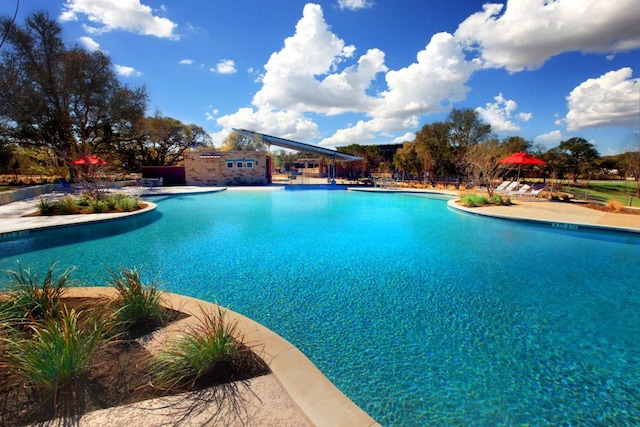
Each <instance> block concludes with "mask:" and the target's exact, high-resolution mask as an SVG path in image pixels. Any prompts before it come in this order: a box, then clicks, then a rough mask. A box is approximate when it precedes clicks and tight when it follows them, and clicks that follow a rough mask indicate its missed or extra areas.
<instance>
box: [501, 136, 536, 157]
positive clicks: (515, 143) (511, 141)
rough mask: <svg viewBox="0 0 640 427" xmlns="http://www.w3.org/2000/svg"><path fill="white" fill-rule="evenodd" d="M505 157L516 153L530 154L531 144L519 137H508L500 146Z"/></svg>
mask: <svg viewBox="0 0 640 427" xmlns="http://www.w3.org/2000/svg"><path fill="white" fill-rule="evenodd" d="M500 145H501V147H502V148H503V149H504V151H505V153H506V154H507V155H509V154H513V153H518V152H520V151H525V152H530V151H531V150H532V148H533V143H532V142H531V141H527V140H526V139H524V138H522V137H519V136H510V137H508V138H505V139H503V140H502V143H501V144H500ZM530 154H533V153H530Z"/></svg>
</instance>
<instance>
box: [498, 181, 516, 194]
mask: <svg viewBox="0 0 640 427" xmlns="http://www.w3.org/2000/svg"><path fill="white" fill-rule="evenodd" d="M518 185H519V183H518V181H511V182H509V184H508V185H507V186H506V187H504V188H503V189H502V190H498V189H497V188H496V190H495V191H496V193H507V194H509V193H512V192H513V191H515V190H517V189H518Z"/></svg>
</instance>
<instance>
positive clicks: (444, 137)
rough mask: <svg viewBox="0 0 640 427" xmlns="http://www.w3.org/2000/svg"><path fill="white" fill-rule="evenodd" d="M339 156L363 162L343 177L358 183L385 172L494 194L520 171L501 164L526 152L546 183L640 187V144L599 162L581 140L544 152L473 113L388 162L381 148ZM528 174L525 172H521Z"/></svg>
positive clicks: (427, 128)
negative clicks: (612, 180)
mask: <svg viewBox="0 0 640 427" xmlns="http://www.w3.org/2000/svg"><path fill="white" fill-rule="evenodd" d="M338 150H339V151H342V152H345V153H348V154H353V155H357V156H360V157H361V158H362V160H361V161H359V162H353V164H351V165H344V166H343V168H344V170H343V173H345V174H347V175H350V176H353V177H355V178H360V177H366V176H371V174H372V173H374V172H387V173H392V174H395V175H396V176H398V175H399V174H401V175H403V176H404V177H405V178H406V179H411V180H418V181H421V182H426V183H430V184H433V185H435V184H436V183H437V182H449V183H451V182H454V183H463V182H464V183H468V184H471V185H475V186H480V185H481V186H486V187H487V188H488V189H489V190H490V191H491V185H492V183H493V182H495V181H496V180H499V179H501V178H509V177H512V178H515V175H514V174H515V173H516V168H515V167H514V166H513V165H511V166H510V165H505V164H502V163H499V161H500V160H501V159H504V158H506V157H507V156H509V155H511V154H513V153H516V152H519V151H525V152H527V153H529V154H532V155H534V156H536V157H538V158H540V159H542V160H544V161H546V162H547V164H546V165H544V166H536V167H535V169H536V171H537V173H538V174H539V176H540V177H541V178H542V179H547V178H551V179H553V180H555V181H562V180H565V179H566V180H569V179H570V180H572V181H573V182H574V183H575V182H577V180H578V178H585V179H591V178H594V177H596V176H617V177H619V178H621V179H622V178H626V177H632V178H633V179H634V180H635V181H640V143H638V142H637V141H636V144H635V146H633V147H630V151H628V152H626V153H624V154H619V155H616V156H601V155H600V154H599V153H598V150H597V149H596V148H595V146H594V145H593V144H591V143H590V142H588V141H587V140H585V139H584V138H580V137H574V138H569V139H567V140H565V141H562V142H560V144H559V145H557V146H556V147H553V148H551V149H545V147H544V146H542V145H539V144H534V143H533V142H531V141H527V140H525V139H524V138H521V137H519V136H510V137H507V138H504V139H499V138H497V137H496V135H495V134H494V133H493V131H492V129H491V125H489V124H488V123H486V122H484V121H483V120H482V119H481V118H480V117H479V115H478V113H477V112H476V111H474V110H472V109H453V110H452V111H451V113H450V114H449V115H448V116H447V118H446V120H445V121H442V122H435V123H431V124H426V125H424V126H423V127H422V129H420V130H419V131H418V132H416V134H415V138H414V139H413V140H412V141H407V142H405V143H404V144H402V145H401V146H400V147H399V148H398V149H397V150H396V151H395V153H394V154H393V155H392V157H389V156H386V158H385V156H384V153H383V152H382V151H381V150H380V149H379V147H377V146H361V145H350V146H347V147H342V148H339V149H338ZM530 169H531V167H529V168H527V167H525V169H524V170H523V172H529V171H530ZM511 175H513V176H511Z"/></svg>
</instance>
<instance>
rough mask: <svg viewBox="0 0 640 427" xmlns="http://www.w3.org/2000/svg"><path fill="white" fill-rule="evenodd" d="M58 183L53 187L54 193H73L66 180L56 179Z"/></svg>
mask: <svg viewBox="0 0 640 427" xmlns="http://www.w3.org/2000/svg"><path fill="white" fill-rule="evenodd" d="M57 181H58V183H57V184H56V185H55V187H54V188H55V189H56V191H61V192H63V193H69V194H71V193H73V192H74V189H73V187H72V186H71V184H69V181H67V179H66V178H58V179H57Z"/></svg>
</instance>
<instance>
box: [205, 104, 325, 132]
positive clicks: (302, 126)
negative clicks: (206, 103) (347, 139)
mask: <svg viewBox="0 0 640 427" xmlns="http://www.w3.org/2000/svg"><path fill="white" fill-rule="evenodd" d="M217 123H218V125H220V126H223V127H225V128H243V129H251V130H255V131H257V132H261V133H267V134H273V135H278V136H280V137H282V138H287V139H301V140H310V139H313V138H315V137H316V136H317V135H318V125H317V124H316V123H314V122H313V121H311V120H309V119H308V118H306V117H304V115H302V114H301V113H299V112H297V111H293V110H287V111H279V110H272V109H266V108H261V109H257V110H254V109H253V108H250V107H244V108H240V109H239V110H238V111H237V112H235V113H234V114H229V115H226V116H222V117H219V118H218V119H217Z"/></svg>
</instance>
